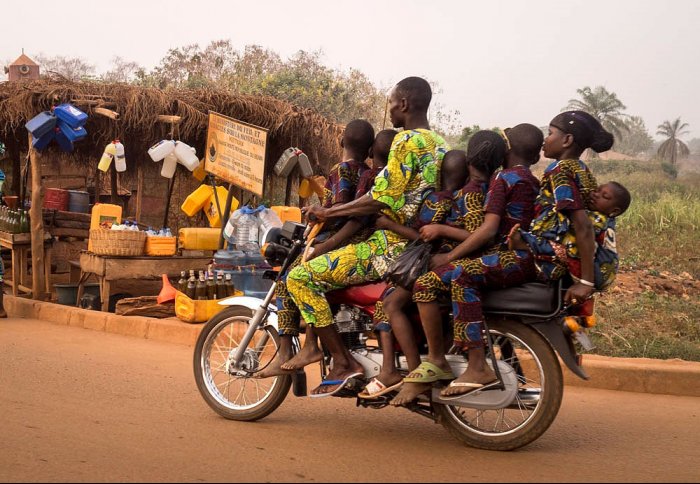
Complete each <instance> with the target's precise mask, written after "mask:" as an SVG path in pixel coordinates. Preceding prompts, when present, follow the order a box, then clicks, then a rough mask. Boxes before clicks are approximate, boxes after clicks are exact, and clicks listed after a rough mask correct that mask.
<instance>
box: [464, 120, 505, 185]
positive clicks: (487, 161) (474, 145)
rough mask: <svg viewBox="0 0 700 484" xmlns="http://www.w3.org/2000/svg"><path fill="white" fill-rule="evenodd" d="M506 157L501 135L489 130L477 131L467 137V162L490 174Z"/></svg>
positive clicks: (501, 164)
mask: <svg viewBox="0 0 700 484" xmlns="http://www.w3.org/2000/svg"><path fill="white" fill-rule="evenodd" d="M505 157H506V142H505V140H504V139H503V137H502V136H501V135H500V134H498V133H496V132H494V131H490V130H482V131H477V132H476V133H474V135H473V136H472V137H471V138H469V144H468V145H467V164H468V165H471V166H473V167H474V168H476V169H477V170H479V171H481V172H483V173H485V174H486V175H488V177H489V178H491V175H493V173H494V172H495V171H496V170H497V169H498V168H500V167H501V166H503V162H504V160H505Z"/></svg>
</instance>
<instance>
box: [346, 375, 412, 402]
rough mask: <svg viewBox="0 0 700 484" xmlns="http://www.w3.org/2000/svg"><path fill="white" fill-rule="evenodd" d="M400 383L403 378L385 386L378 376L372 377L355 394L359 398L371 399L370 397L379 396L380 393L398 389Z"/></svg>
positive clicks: (401, 383)
mask: <svg viewBox="0 0 700 484" xmlns="http://www.w3.org/2000/svg"><path fill="white" fill-rule="evenodd" d="M401 385H403V380H399V382H398V383H394V384H393V385H390V386H386V385H385V384H384V383H382V382H381V381H379V379H378V378H372V380H371V381H370V382H369V383H368V384H367V386H366V387H365V389H364V390H363V391H362V392H361V393H359V394H358V395H357V396H358V397H359V398H365V399H368V400H371V399H372V398H379V397H381V396H382V395H386V394H387V393H390V392H393V391H395V390H398V389H399V388H400V387H401Z"/></svg>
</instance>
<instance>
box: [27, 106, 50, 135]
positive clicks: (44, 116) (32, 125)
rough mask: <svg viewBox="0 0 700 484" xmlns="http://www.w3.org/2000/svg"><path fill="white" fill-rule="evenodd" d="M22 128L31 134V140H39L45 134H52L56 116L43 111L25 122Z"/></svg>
mask: <svg viewBox="0 0 700 484" xmlns="http://www.w3.org/2000/svg"><path fill="white" fill-rule="evenodd" d="M24 127H25V128H27V131H29V132H30V133H31V134H32V137H33V138H41V137H42V136H44V135H45V134H47V133H49V132H53V130H54V128H55V127H56V116H54V115H53V114H51V112H50V111H44V112H42V113H39V114H37V115H36V116H34V117H33V118H32V119H30V120H29V121H27V123H26V124H25V125H24Z"/></svg>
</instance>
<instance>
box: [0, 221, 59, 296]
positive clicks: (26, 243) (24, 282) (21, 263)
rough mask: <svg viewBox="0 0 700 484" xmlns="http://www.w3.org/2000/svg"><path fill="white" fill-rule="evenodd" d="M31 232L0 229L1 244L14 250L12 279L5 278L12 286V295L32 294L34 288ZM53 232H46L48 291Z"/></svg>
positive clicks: (48, 291) (49, 290) (45, 272)
mask: <svg viewBox="0 0 700 484" xmlns="http://www.w3.org/2000/svg"><path fill="white" fill-rule="evenodd" d="M31 237H32V235H31V234H30V233H24V234H13V233H10V232H5V231H2V230H0V246H2V247H5V248H6V249H10V250H11V251H12V281H8V280H7V279H5V278H4V283H5V284H7V285H8V286H11V287H12V295H13V296H17V295H19V293H20V291H21V292H22V295H23V296H25V295H26V296H31V294H32V292H33V291H32V288H31V287H29V286H31V285H32V284H31V279H30V277H29V252H30V250H31V248H32V238H31ZM52 240H53V238H52V237H51V234H49V233H45V234H44V279H45V281H46V293H47V294H50V293H51V241H52Z"/></svg>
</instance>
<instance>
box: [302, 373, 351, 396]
mask: <svg viewBox="0 0 700 484" xmlns="http://www.w3.org/2000/svg"><path fill="white" fill-rule="evenodd" d="M358 377H364V374H363V373H360V372H357V373H353V374H352V375H350V376H348V377H346V378H345V379H344V380H323V381H321V384H320V385H319V386H317V387H316V388H315V389H314V390H318V389H319V388H321V387H327V386H332V385H338V388H336V389H335V390H333V391H332V392H328V393H313V391H314V390H312V391H311V392H312V393H311V395H309V396H310V397H311V398H323V397H332V396H333V395H336V394H338V393H340V392H341V391H342V390H343V389H345V386H346V385H347V384H348V383H352V382H351V380H353V379H355V378H358Z"/></svg>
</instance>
